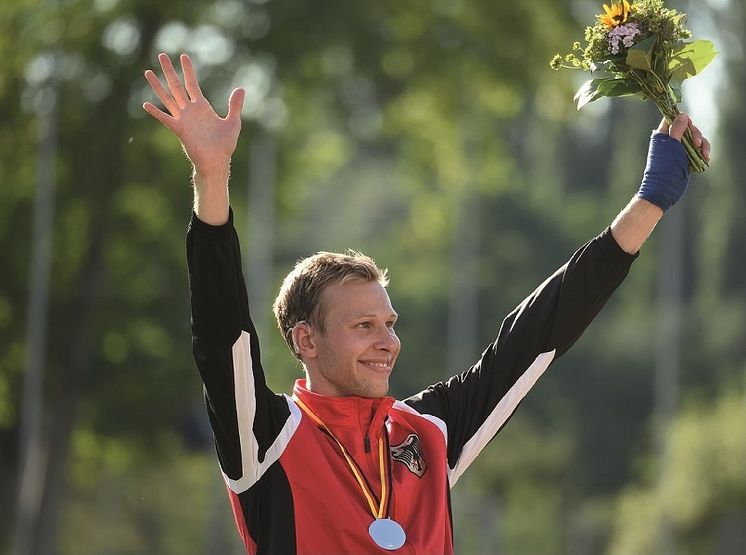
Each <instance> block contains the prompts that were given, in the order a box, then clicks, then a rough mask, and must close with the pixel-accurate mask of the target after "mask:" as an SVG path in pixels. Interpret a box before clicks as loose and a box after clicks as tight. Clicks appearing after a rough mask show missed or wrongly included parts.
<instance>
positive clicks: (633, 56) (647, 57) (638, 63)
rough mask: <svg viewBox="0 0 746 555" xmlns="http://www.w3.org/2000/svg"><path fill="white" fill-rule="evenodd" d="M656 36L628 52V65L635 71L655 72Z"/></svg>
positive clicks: (643, 41) (639, 43) (636, 45)
mask: <svg viewBox="0 0 746 555" xmlns="http://www.w3.org/2000/svg"><path fill="white" fill-rule="evenodd" d="M656 40H657V37H656V36H652V37H649V38H646V39H645V40H642V41H640V42H638V43H637V44H635V45H634V46H633V47H632V48H630V49H629V50H628V51H627V65H628V66H629V67H632V68H635V69H644V70H645V71H652V70H653V48H655V41H656Z"/></svg>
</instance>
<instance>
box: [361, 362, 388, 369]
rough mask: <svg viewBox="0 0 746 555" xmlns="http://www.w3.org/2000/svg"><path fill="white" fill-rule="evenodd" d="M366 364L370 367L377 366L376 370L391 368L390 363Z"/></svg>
mask: <svg viewBox="0 0 746 555" xmlns="http://www.w3.org/2000/svg"><path fill="white" fill-rule="evenodd" d="M364 364H367V365H368V366H375V367H376V368H388V367H389V363H388V362H365V363H364Z"/></svg>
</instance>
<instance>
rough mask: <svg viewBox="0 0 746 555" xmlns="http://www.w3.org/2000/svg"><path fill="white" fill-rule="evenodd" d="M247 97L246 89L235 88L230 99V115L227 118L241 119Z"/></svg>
mask: <svg viewBox="0 0 746 555" xmlns="http://www.w3.org/2000/svg"><path fill="white" fill-rule="evenodd" d="M245 97H246V91H245V90H244V89H241V88H238V89H233V92H232V93H231V97H230V98H229V99H228V115H227V116H226V118H225V119H227V120H236V119H238V120H240V119H241V110H242V109H243V100H244V98H245Z"/></svg>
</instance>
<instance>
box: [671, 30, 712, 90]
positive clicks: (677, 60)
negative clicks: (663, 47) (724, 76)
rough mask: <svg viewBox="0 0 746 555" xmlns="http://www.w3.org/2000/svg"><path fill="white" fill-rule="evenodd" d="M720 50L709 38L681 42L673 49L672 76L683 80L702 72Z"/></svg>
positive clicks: (680, 80)
mask: <svg viewBox="0 0 746 555" xmlns="http://www.w3.org/2000/svg"><path fill="white" fill-rule="evenodd" d="M717 54H718V52H717V50H715V46H714V45H713V44H712V42H710V41H709V40H698V41H695V42H690V43H681V45H680V46H679V47H678V48H677V49H675V50H674V51H673V54H672V57H671V61H670V62H669V64H668V69H669V70H670V71H671V78H672V79H675V80H677V81H679V82H682V81H684V80H686V79H688V78H689V77H693V76H695V75H697V74H699V73H701V72H702V70H703V69H704V68H706V67H707V66H708V65H709V63H710V62H711V61H712V60H713V59H715V56H717Z"/></svg>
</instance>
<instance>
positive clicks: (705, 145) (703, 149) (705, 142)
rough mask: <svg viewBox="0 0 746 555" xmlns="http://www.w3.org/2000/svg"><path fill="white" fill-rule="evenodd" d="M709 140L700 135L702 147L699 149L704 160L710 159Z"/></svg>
mask: <svg viewBox="0 0 746 555" xmlns="http://www.w3.org/2000/svg"><path fill="white" fill-rule="evenodd" d="M710 149H711V145H710V141H708V140H707V139H705V138H704V137H702V147H701V148H700V149H699V150H700V151H701V152H702V156H704V158H705V160H707V161H708V162H709V161H710Z"/></svg>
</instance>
